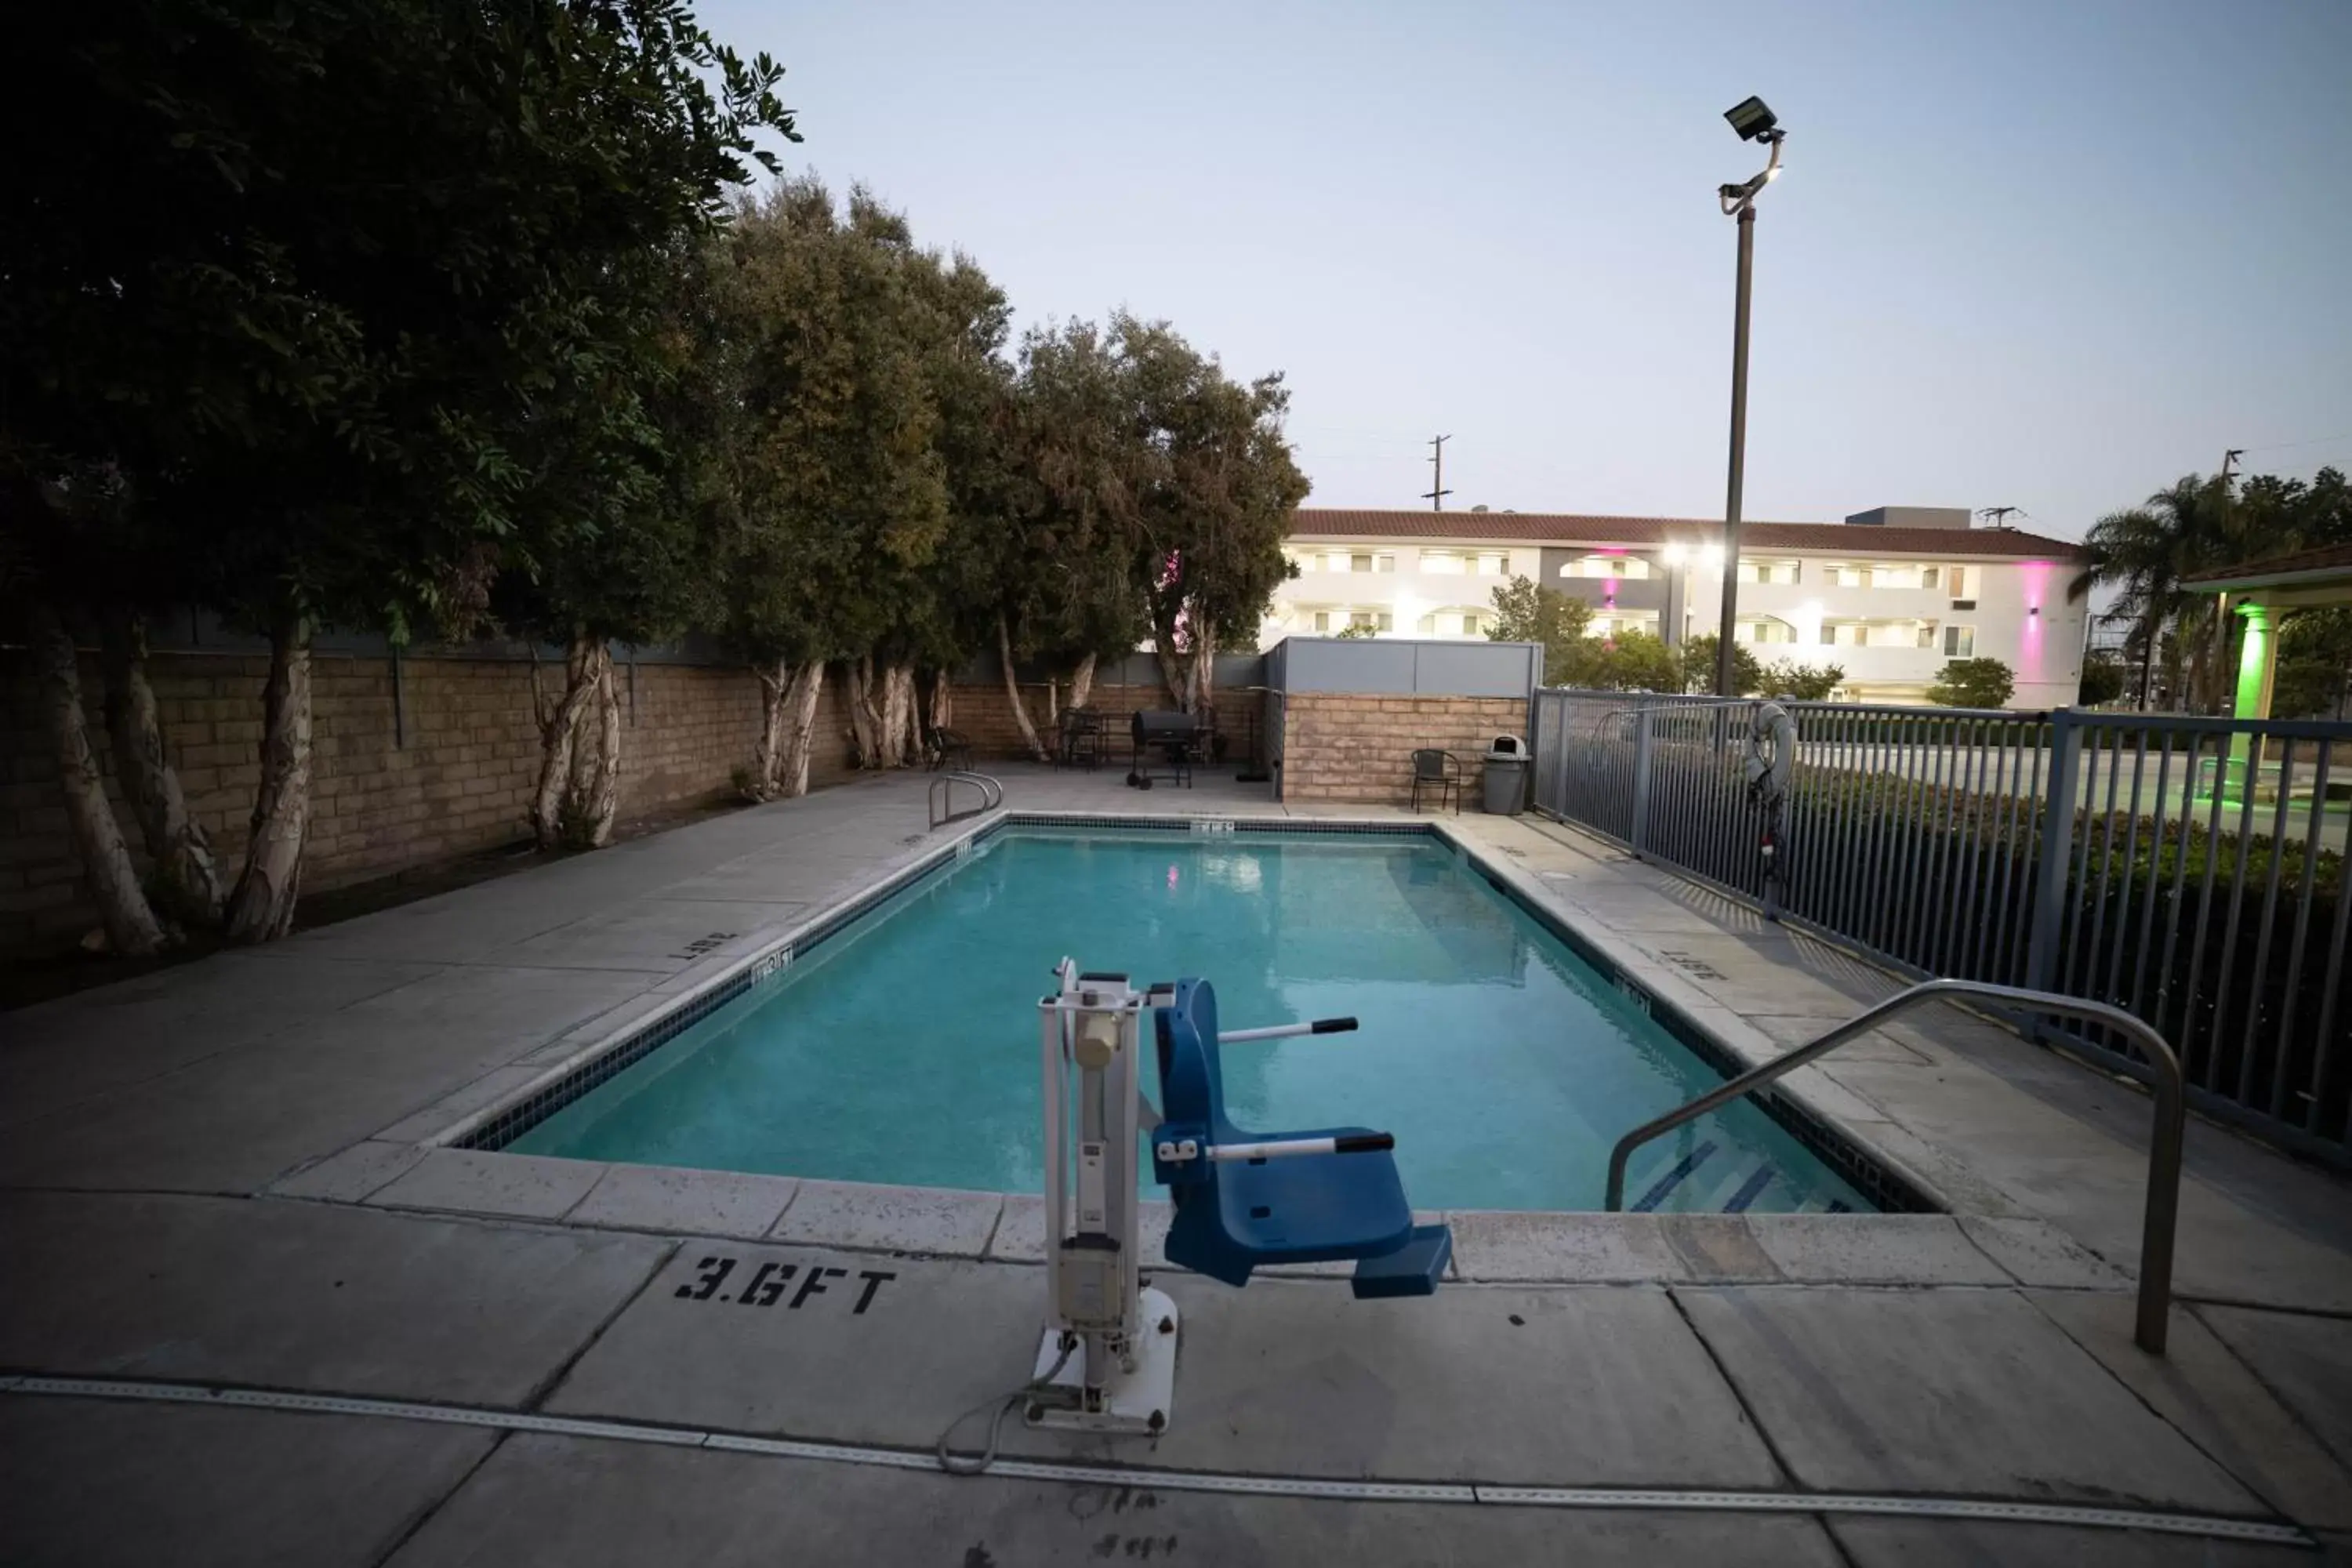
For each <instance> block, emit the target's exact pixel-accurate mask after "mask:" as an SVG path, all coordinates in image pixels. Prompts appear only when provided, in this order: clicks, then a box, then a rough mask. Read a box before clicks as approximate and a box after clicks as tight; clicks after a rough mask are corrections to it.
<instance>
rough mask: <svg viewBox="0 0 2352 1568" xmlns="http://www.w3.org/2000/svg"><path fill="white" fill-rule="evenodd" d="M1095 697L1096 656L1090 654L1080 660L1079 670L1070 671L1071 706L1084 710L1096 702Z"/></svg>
mask: <svg viewBox="0 0 2352 1568" xmlns="http://www.w3.org/2000/svg"><path fill="white" fill-rule="evenodd" d="M1094 695H1095V656H1094V655H1092V654H1088V655H1087V657H1086V658H1082V659H1080V660H1078V668H1076V669H1074V670H1072V671H1070V706H1071V707H1073V708H1084V707H1085V706H1086V705H1087V703H1089V702H1091V701H1093V700H1094Z"/></svg>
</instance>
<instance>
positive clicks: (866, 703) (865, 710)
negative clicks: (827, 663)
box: [849, 654, 882, 768]
mask: <svg viewBox="0 0 2352 1568" xmlns="http://www.w3.org/2000/svg"><path fill="white" fill-rule="evenodd" d="M849 735H850V749H851V750H852V751H853V752H855V753H856V755H855V756H854V757H853V758H852V759H851V760H852V761H853V762H854V763H855V764H856V766H858V767H861V768H878V767H880V766H881V765H882V715H881V714H880V713H878V712H877V711H876V710H875V707H874V656H873V655H872V654H867V655H866V657H865V658H854V659H851V660H850V661H849Z"/></svg>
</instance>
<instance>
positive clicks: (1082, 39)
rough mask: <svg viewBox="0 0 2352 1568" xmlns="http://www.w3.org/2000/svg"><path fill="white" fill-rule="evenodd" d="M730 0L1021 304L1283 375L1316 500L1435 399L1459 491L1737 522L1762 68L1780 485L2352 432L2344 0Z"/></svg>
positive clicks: (2194, 459) (1776, 507) (2167, 463)
mask: <svg viewBox="0 0 2352 1568" xmlns="http://www.w3.org/2000/svg"><path fill="white" fill-rule="evenodd" d="M698 13H699V15H700V16H702V17H703V19H704V21H705V22H706V24H707V25H708V26H709V27H710V28H711V30H712V32H713V33H714V34H716V35H717V36H718V37H719V38H720V39H721V40H722V41H724V42H727V43H729V44H731V45H733V46H734V47H737V48H738V49H739V50H742V51H744V52H747V53H748V52H751V51H753V50H758V49H765V50H767V51H769V52H770V53H772V54H773V55H774V56H775V57H776V58H778V59H779V60H780V61H781V62H782V64H783V65H784V66H785V67H786V68H787V70H788V73H789V74H788V75H787V77H786V78H785V82H784V89H783V98H784V101H785V102H786V103H788V104H789V105H791V106H792V107H793V108H794V109H795V110H798V111H799V116H800V121H799V122H800V129H801V131H802V133H803V136H804V138H805V140H804V142H803V143H802V144H801V145H799V146H797V147H792V148H788V149H785V150H784V154H785V157H786V161H787V163H788V165H789V166H790V167H791V168H792V169H793V170H794V171H796V172H797V171H799V170H813V171H814V172H815V173H817V174H821V175H823V176H824V178H825V179H826V180H827V181H828V182H829V183H831V184H834V185H835V186H836V187H837V188H841V189H845V188H846V187H847V186H848V185H849V184H852V183H862V184H866V186H867V187H869V188H870V189H872V190H873V191H874V192H875V194H876V195H878V196H880V197H881V198H882V199H883V200H885V201H886V202H887V203H888V204H890V205H893V206H896V207H898V208H900V209H901V210H903V211H905V212H906V213H907V215H908V217H909V219H910V220H911V221H912V223H913V225H914V226H915V231H916V233H917V235H918V237H919V238H920V239H921V240H922V241H923V242H924V243H926V244H929V245H932V246H936V247H942V248H954V249H961V250H962V251H965V252H967V253H968V254H970V255H971V257H972V258H974V259H976V260H977V261H978V262H979V263H980V264H981V266H982V268H985V269H986V270H987V271H988V273H989V274H990V275H991V276H992V278H994V279H996V280H997V281H998V283H999V284H1001V285H1002V286H1003V288H1004V289H1005V290H1006V291H1007V293H1008V294H1009V295H1010V297H1011V299H1012V300H1013V305H1014V308H1015V310H1016V311H1017V312H1018V316H1017V320H1018V322H1019V323H1020V325H1022V326H1024V327H1025V326H1028V325H1032V324H1035V323H1038V322H1042V321H1048V320H1053V319H1063V320H1066V319H1069V318H1073V317H1080V318H1095V319H1099V318H1100V317H1102V316H1103V315H1105V314H1107V313H1108V311H1110V310H1114V309H1118V308H1121V307H1124V308H1125V309H1127V310H1131V311H1134V312H1135V313H1137V314H1139V315H1142V316H1146V317H1153V318H1164V319H1166V320H1168V321H1171V322H1173V323H1174V325H1175V326H1176V328H1177V330H1178V331H1181V332H1182V333H1183V334H1184V335H1185V337H1186V338H1188V339H1189V340H1190V341H1191V342H1192V343H1193V344H1194V345H1195V346H1196V347H1199V348H1201V349H1203V350H1205V351H1209V352H1213V353H1215V354H1217V355H1218V356H1219V358H1220V359H1221V360H1222V362H1223V364H1224V366H1225V367H1226V369H1227V370H1228V371H1229V372H1230V373H1232V374H1234V375H1236V376H1244V377H1247V376H1255V375H1258V374H1264V373H1265V372H1269V371H1280V372H1282V373H1283V374H1284V376H1285V377H1286V383H1287V384H1288V385H1289V387H1290V389H1291V392H1292V402H1291V408H1290V418H1289V426H1288V427H1289V431H1290V435H1291V438H1292V440H1293V442H1294V444H1295V446H1296V447H1297V455H1298V460H1299V464H1300V466H1301V467H1302V468H1304V469H1305V470H1306V471H1307V475H1308V476H1309V478H1310V479H1312V480H1313V482H1314V491H1313V494H1312V495H1311V496H1310V498H1309V500H1308V503H1307V504H1309V505H1316V506H1349V507H1416V506H1426V505H1427V504H1428V503H1427V502H1426V501H1425V500H1421V499H1419V498H1420V496H1421V494H1422V492H1423V491H1426V490H1427V489H1429V488H1430V469H1429V464H1428V457H1429V447H1428V445H1427V443H1428V440H1429V438H1430V437H1432V436H1434V435H1439V434H1444V435H1449V436H1451V437H1453V439H1452V440H1450V441H1449V442H1448V443H1447V444H1446V447H1445V480H1446V484H1447V485H1448V486H1449V487H1450V488H1451V489H1452V490H1453V492H1454V493H1453V495H1452V496H1451V497H1450V498H1448V500H1447V501H1446V505H1447V507H1448V508H1449V509H1463V510H1466V509H1467V508H1469V507H1470V506H1473V505H1476V504H1485V505H1487V506H1490V507H1493V508H1495V509H1496V510H1502V509H1504V508H1506V507H1509V508H1515V509H1517V510H1522V511H1570V512H1592V513H1622V514H1633V515H1668V516H1685V517H1700V518H1705V517H1717V516H1720V515H1721V514H1722V509H1723V502H1724V464H1725V453H1726V445H1727V431H1728V422H1729V417H1728V410H1729V396H1730V374H1731V372H1730V351H1731V321H1732V296H1733V277H1734V260H1735V246H1736V236H1735V225H1734V224H1733V222H1732V221H1731V220H1730V219H1728V218H1727V217H1725V216H1722V213H1721V211H1720V209H1719V207H1718V205H1717V200H1716V194H1715V191H1716V187H1717V185H1719V184H1724V183H1726V182H1727V181H1737V180H1741V179H1745V178H1746V177H1747V176H1748V175H1749V174H1753V173H1755V172H1756V171H1757V170H1758V169H1759V168H1760V167H1761V166H1762V156H1761V154H1760V153H1759V151H1758V150H1757V149H1756V148H1755V147H1754V146H1753V144H1750V143H1744V142H1739V141H1738V139H1737V137H1735V136H1734V135H1733V133H1732V132H1731V131H1730V130H1729V128H1728V127H1727V125H1726V124H1725V122H1724V121H1723V119H1722V113H1723V110H1726V109H1727V108H1729V107H1730V106H1731V105H1732V104H1734V103H1736V102H1738V100H1741V99H1743V98H1745V97H1747V96H1748V94H1750V93H1756V94H1760V95H1761V96H1762V97H1763V98H1764V99H1765V100H1767V101H1768V102H1769V104H1770V105H1771V106H1772V109H1773V110H1774V111H1775V112H1776V113H1777V114H1778V115H1779V116H1780V123H1781V125H1782V126H1783V127H1784V128H1785V129H1786V130H1787V131H1788V132H1789V140H1788V144H1787V148H1786V154H1785V162H1786V164H1787V172H1786V173H1785V174H1784V175H1783V176H1782V177H1781V178H1780V180H1778V181H1777V182H1775V183H1774V184H1773V185H1772V186H1771V187H1770V188H1769V190H1768V191H1767V192H1766V193H1765V195H1764V197H1763V199H1762V201H1761V203H1760V204H1759V209H1758V211H1759V216H1758V222H1757V233H1756V275H1755V305H1754V310H1755V315H1754V321H1755V325H1754V336H1753V346H1752V350H1751V356H1752V357H1751V366H1750V372H1749V416H1748V473H1747V502H1746V506H1745V509H1744V510H1745V515H1746V516H1748V518H1750V519H1764V520H1777V521H1834V520H1836V519H1839V518H1842V517H1843V516H1845V515H1846V514H1848V513H1850V512H1854V511H1859V510H1864V509H1865V508H1868V507H1873V506H1878V505H1916V506H1966V507H1970V508H1984V507H1992V506H2014V507H2019V508H2021V509H2022V510H2023V512H2024V513H2025V518H2024V519H2022V520H2020V519H2012V520H2011V521H2012V522H2016V523H2019V524H2021V526H2026V527H2031V528H2034V529H2037V530H2039V531H2045V532H2050V533H2055V534H2058V535H2062V536H2066V537H2077V536H2079V535H2080V534H2081V533H2082V532H2083V531H2084V529H2086V528H2087V527H2088V526H2089V525H2090V524H2091V523H2092V522H2093V521H2095V520H2096V519H2097V518H2098V517H2099V516H2100V515H2101V514H2103V513H2105V512H2107V511H2111V510H2116V509H2118V508H2120V507H2124V506H2128V505H2131V504H2133V503H2135V502H2136V501H2137V500H2140V499H2141V498H2143V497H2145V496H2146V495H2147V493H2148V492H2149V491H2151V490H2153V489H2157V488H2158V487H2159V486H2162V485H2165V484H2168V483H2169V482H2170V481H2171V480H2173V479H2177V478H2179V476H2180V475H2182V474H2184V473H2187V472H2190V471H2192V470H2193V471H2199V472H2210V471H2212V470H2213V469H2215V468H2218V466H2219V465H2220V462H2221V454H2222V451H2223V449H2224V448H2225V447H2243V448H2246V449H2247V452H2246V457H2245V458H2244V459H2243V464H2244V470H2245V471H2251V472H2256V473H2262V472H2273V473H2283V474H2300V475H2305V476H2308V475H2309V474H2310V473H2311V472H2313V471H2314V470H2315V469H2316V468H2319V467H2320V466H2321V465H2323V464H2326V463H2334V464H2336V465H2337V466H2340V467H2347V468H2352V289H2347V279H2352V90H2347V89H2346V87H2345V85H2344V84H2345V82H2346V80H2347V72H2352V4H2346V3H2345V0H2238V3H2235V4H2226V3H2222V0H2214V3H2211V4H2207V5H2189V4H2175V3H2172V0H2122V3H2116V4H2103V3H2097V0H2039V3H2032V4H2006V3H1998V0H1968V3H1966V4H1952V5H1936V4H1929V3H1928V0H1867V3H1853V4H1843V3H1833V0H1817V3H1816V0H1809V3H1805V4H1793V5H1792V4H1775V3H1770V0H1748V3H1746V4H1741V5H1714V4H1699V3H1696V0H1692V3H1670V0H1660V3H1657V4H1643V5H1627V4H1624V3H1623V0H1618V3H1616V4H1612V5H1574V4H1550V5H1475V4H1457V5H1430V4H1427V3H1425V0H1424V3H1423V4H1420V5H1391V4H1386V3H1384V0H1359V3H1357V4H1352V5H1288V4H1282V3H1279V0H1260V3H1258V4H1240V5H1228V4H1223V3H1219V0H1200V3H1194V4H1187V5H1140V4H1129V3H1126V0H1120V3H1118V4H1106V3H1104V0H1093V3H1090V4H1070V5H1050V4H1036V5H1020V4H985V5H975V4H971V3H970V0H966V3H963V4H943V5H929V4H913V3H898V0H865V3H863V4H854V5H853V4H846V3H836V4H831V5H781V4H777V3H775V0H702V3H701V4H700V5H698Z"/></svg>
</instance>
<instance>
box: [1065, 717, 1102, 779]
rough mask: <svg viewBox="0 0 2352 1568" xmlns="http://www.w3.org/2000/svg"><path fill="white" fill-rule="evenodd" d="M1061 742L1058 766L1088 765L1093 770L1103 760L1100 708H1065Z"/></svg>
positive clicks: (1086, 767)
mask: <svg viewBox="0 0 2352 1568" xmlns="http://www.w3.org/2000/svg"><path fill="white" fill-rule="evenodd" d="M1061 742H1062V743H1061V745H1060V747H1059V748H1058V749H1057V750H1056V752H1055V757H1054V764H1055V766H1056V767H1070V768H1084V769H1086V770H1087V772H1088V773H1092V772H1094V771H1095V769H1096V768H1097V766H1098V765H1100V763H1101V762H1102V760H1103V716H1102V711H1101V710H1099V709H1096V708H1068V709H1065V710H1063V712H1062V734H1061Z"/></svg>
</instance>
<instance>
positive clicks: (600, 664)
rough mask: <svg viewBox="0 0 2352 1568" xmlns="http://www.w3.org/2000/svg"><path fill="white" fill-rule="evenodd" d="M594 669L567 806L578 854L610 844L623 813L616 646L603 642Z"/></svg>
mask: <svg viewBox="0 0 2352 1568" xmlns="http://www.w3.org/2000/svg"><path fill="white" fill-rule="evenodd" d="M589 664H590V668H591V671H592V674H591V676H590V679H589V691H590V698H591V700H590V705H589V707H588V709H587V710H585V711H583V713H582V714H581V721H580V722H581V733H580V735H579V736H578V737H577V739H575V740H574V742H572V789H571V794H570V797H569V798H568V799H566V800H565V802H564V804H563V816H564V837H565V840H566V842H568V843H569V844H570V845H571V846H572V847H573V848H575V849H602V848H603V847H604V846H605V845H607V844H610V843H611V842H612V841H613V823H614V819H615V818H616V817H618V816H620V810H621V698H620V692H619V690H618V689H617V688H616V687H615V686H614V680H613V648H612V645H611V644H610V643H607V642H604V641H603V640H602V639H599V640H598V641H597V643H596V646H595V649H594V651H593V653H592V654H591V655H590V656H589Z"/></svg>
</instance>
